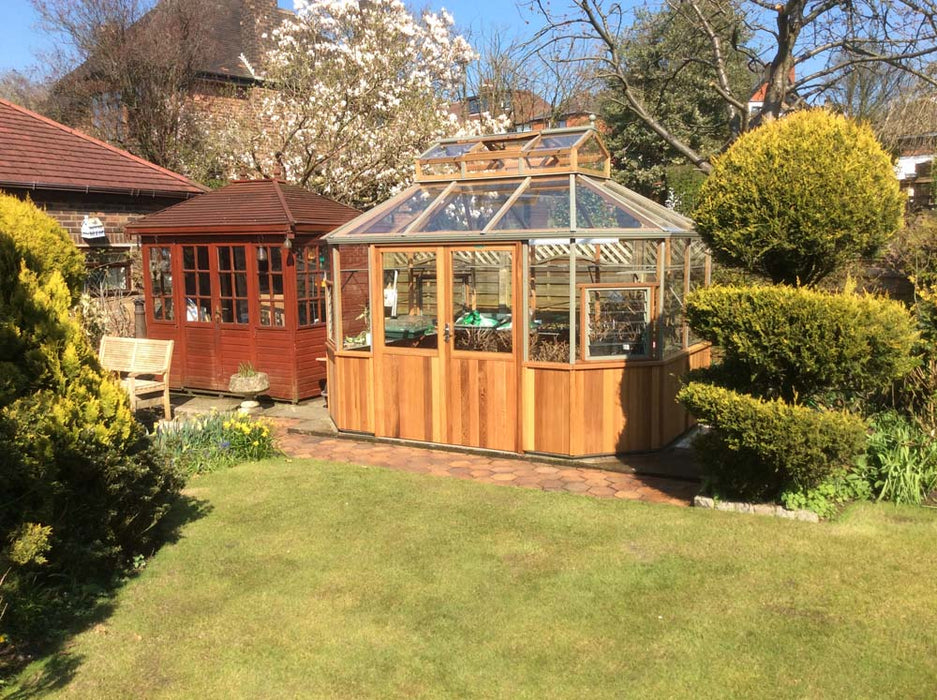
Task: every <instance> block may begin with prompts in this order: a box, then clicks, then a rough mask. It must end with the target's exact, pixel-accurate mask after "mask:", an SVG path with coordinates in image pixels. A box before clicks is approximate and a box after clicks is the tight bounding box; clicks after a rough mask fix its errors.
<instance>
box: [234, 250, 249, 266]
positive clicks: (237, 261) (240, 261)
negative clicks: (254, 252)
mask: <svg viewBox="0 0 937 700" xmlns="http://www.w3.org/2000/svg"><path fill="white" fill-rule="evenodd" d="M234 269H235V270H241V271H246V270H247V253H246V251H245V248H244V246H241V245H239V246H237V247H235V249H234Z"/></svg>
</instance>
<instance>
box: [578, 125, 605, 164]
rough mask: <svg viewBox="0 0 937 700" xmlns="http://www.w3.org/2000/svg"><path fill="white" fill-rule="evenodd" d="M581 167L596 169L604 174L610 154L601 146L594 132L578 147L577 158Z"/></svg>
mask: <svg viewBox="0 0 937 700" xmlns="http://www.w3.org/2000/svg"><path fill="white" fill-rule="evenodd" d="M576 162H577V163H578V164H579V167H580V168H588V169H590V170H596V171H598V172H601V173H603V174H604V172H605V164H606V162H608V156H606V155H605V151H603V150H602V147H601V146H599V141H598V139H597V138H596V137H595V135H594V134H593V135H592V136H590V137H589V138H588V139H586V142H585V143H584V144H582V145H581V146H580V147H579V148H578V149H577V160H576Z"/></svg>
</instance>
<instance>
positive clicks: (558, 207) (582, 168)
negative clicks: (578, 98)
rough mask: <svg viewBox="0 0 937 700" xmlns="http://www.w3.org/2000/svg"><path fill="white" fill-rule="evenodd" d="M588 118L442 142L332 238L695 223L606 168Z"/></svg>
mask: <svg viewBox="0 0 937 700" xmlns="http://www.w3.org/2000/svg"><path fill="white" fill-rule="evenodd" d="M607 165H608V151H607V150H606V149H605V146H604V145H603V144H602V143H601V138H600V136H599V134H598V132H597V131H595V129H593V128H591V127H586V128H578V129H556V130H547V131H541V132H536V133H533V134H531V133H524V134H500V135H496V136H478V137H471V138H463V139H449V140H445V141H441V142H440V143H438V144H437V145H435V146H433V148H431V149H430V150H428V151H427V152H426V153H424V154H423V155H422V156H420V158H419V159H418V160H417V173H418V177H417V179H418V180H419V181H418V182H417V183H416V184H414V185H412V186H411V187H410V188H408V189H406V190H404V191H403V192H401V193H400V194H399V195H397V196H396V197H394V198H393V199H391V200H389V201H387V202H385V203H384V204H381V205H380V206H378V207H375V208H374V209H372V210H371V211H369V212H367V213H366V214H363V215H361V216H360V217H358V218H357V219H355V220H354V221H352V222H350V223H348V224H346V225H344V226H342V227H341V228H339V229H336V230H335V231H333V232H332V233H330V234H329V236H328V239H329V240H330V241H331V242H333V243H402V242H407V243H414V244H416V243H420V242H427V243H429V242H443V241H471V242H473V243H478V242H481V241H497V240H501V241H505V240H513V241H517V240H531V239H541V238H556V239H561V238H566V239H570V238H578V237H588V238H606V237H607V238H649V237H652V238H660V237H668V236H672V235H695V232H694V225H693V222H692V221H691V220H690V219H688V218H686V217H684V216H681V215H680V214H678V213H677V212H675V211H673V210H671V209H668V208H667V207H664V206H661V205H660V204H658V203H657V202H654V201H652V200H650V199H648V198H647V197H643V196H641V195H639V194H638V193H637V192H633V191H631V190H629V189H627V188H626V187H623V186H621V185H619V184H618V183H616V182H614V181H613V180H612V179H611V178H609V177H608V169H607Z"/></svg>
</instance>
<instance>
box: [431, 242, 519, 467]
mask: <svg viewBox="0 0 937 700" xmlns="http://www.w3.org/2000/svg"><path fill="white" fill-rule="evenodd" d="M518 258H519V251H518V249H517V247H516V246H513V245H507V246H473V247H471V248H447V249H445V256H444V260H445V267H446V270H445V277H444V279H445V281H446V284H445V287H446V288H445V294H444V295H443V306H442V308H441V309H440V311H441V313H440V319H441V320H440V323H441V324H442V333H441V334H440V341H441V343H442V347H443V368H444V370H443V383H444V391H445V396H446V426H447V435H446V442H448V443H449V444H453V445H465V446H468V447H483V448H487V449H493V450H505V451H509V452H517V451H519V450H520V447H521V443H520V427H519V424H518V403H519V401H518V396H519V367H520V363H519V362H518V355H519V353H520V346H521V335H520V333H521V331H522V329H523V325H524V324H523V323H522V312H521V306H520V304H519V294H520V287H521V284H520V283H519V280H518V267H519V265H518V262H519V260H518Z"/></svg>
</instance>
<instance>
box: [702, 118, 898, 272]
mask: <svg viewBox="0 0 937 700" xmlns="http://www.w3.org/2000/svg"><path fill="white" fill-rule="evenodd" d="M903 207H904V196H903V195H902V194H901V192H900V189H899V187H898V181H897V179H896V178H895V174H894V170H893V169H892V164H891V158H890V157H889V155H888V153H887V152H886V151H885V150H884V149H883V148H882V146H881V145H880V144H879V143H878V141H876V139H875V136H874V135H873V133H872V131H871V129H869V128H868V127H867V126H863V125H860V124H858V123H856V122H855V121H852V120H850V119H848V118H846V117H843V116H840V115H835V114H832V113H829V112H826V111H824V110H819V109H815V110H804V111H799V112H794V113H793V114H790V115H787V116H785V117H783V118H781V119H778V120H775V121H772V122H769V123H767V124H765V125H763V126H761V127H759V128H757V129H754V130H752V131H750V132H748V133H745V134H743V135H742V136H741V137H739V139H738V140H737V141H736V142H735V143H734V144H733V145H732V146H731V148H729V149H728V150H727V151H726V152H725V153H724V154H723V155H721V156H719V157H717V158H715V159H714V160H713V164H712V172H711V173H710V175H709V177H708V178H707V179H706V181H705V182H704V183H703V186H702V187H701V189H700V193H699V198H698V201H697V206H696V209H695V210H694V212H693V218H694V219H695V221H696V228H697V230H698V231H699V233H700V235H701V236H702V237H703V239H704V240H705V241H706V243H707V244H708V245H709V247H710V249H711V250H712V253H713V258H714V260H715V261H716V262H717V263H720V264H723V265H728V266H730V267H738V268H741V269H743V270H746V271H748V272H752V273H755V274H757V275H760V276H763V277H765V278H767V279H769V280H771V281H772V282H775V283H784V284H792V285H797V284H804V285H811V284H814V283H816V282H818V281H819V280H821V279H823V278H824V277H826V276H827V275H829V274H831V273H832V272H834V271H836V270H839V269H842V268H843V267H844V266H845V265H847V264H848V263H850V262H852V261H854V260H855V259H857V258H860V257H865V256H872V255H874V254H875V253H876V252H877V251H878V250H879V249H880V248H881V247H882V246H883V245H884V244H885V243H886V242H887V241H888V239H889V238H890V237H891V236H892V234H894V232H895V231H896V230H897V229H898V227H899V226H900V223H901V218H902V213H903Z"/></svg>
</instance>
